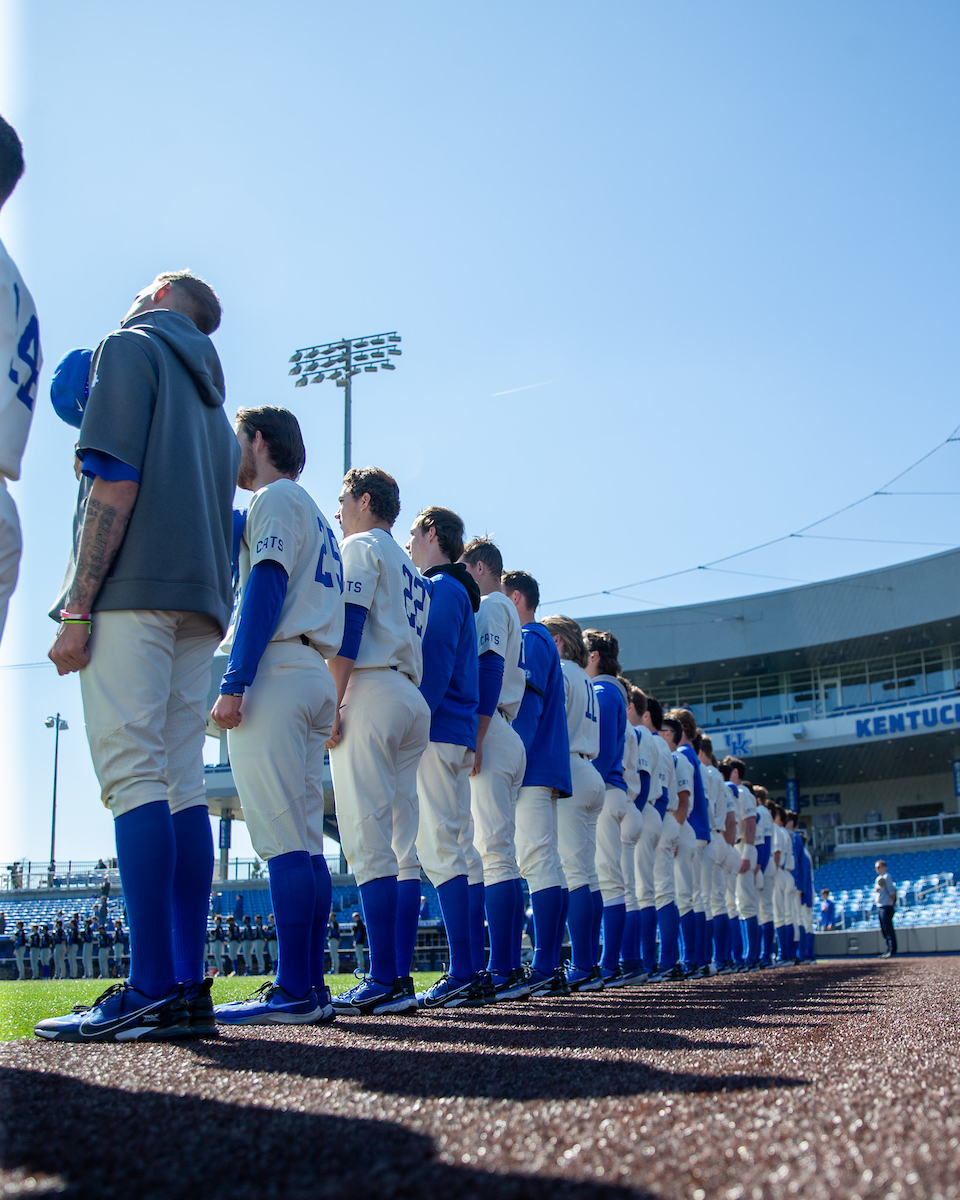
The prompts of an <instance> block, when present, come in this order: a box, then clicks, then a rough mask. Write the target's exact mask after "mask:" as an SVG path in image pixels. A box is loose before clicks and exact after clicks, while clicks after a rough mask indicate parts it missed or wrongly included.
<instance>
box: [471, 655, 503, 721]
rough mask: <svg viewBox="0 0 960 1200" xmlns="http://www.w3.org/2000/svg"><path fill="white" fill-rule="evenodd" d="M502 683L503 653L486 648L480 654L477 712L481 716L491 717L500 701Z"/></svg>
mask: <svg viewBox="0 0 960 1200" xmlns="http://www.w3.org/2000/svg"><path fill="white" fill-rule="evenodd" d="M502 685H503V655H501V654H497V652H496V651H495V650H487V651H486V652H485V653H484V654H481V655H480V703H479V705H478V707H477V712H478V714H479V715H480V716H481V717H492V716H493V714H494V713H495V712H496V711H497V705H498V704H499V703H500V688H501V687H502Z"/></svg>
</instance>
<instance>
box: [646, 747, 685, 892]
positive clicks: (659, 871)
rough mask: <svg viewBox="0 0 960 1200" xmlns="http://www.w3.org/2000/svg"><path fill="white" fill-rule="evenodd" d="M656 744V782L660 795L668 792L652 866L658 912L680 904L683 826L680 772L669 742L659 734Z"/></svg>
mask: <svg viewBox="0 0 960 1200" xmlns="http://www.w3.org/2000/svg"><path fill="white" fill-rule="evenodd" d="M654 744H655V745H656V747H657V778H658V782H659V783H660V785H661V791H660V793H658V795H662V792H663V788H666V790H667V807H666V809H665V811H664V813H663V818H662V823H661V827H660V837H659V839H658V841H657V848H656V853H655V856H654V864H653V887H654V893H655V896H656V905H657V908H663V907H664V906H665V905H667V904H673V903H676V900H677V879H676V869H675V864H676V859H677V850H678V848H679V846H680V831H681V829H682V826H681V825H680V824H679V822H678V821H677V817H676V813H677V809H678V808H679V806H680V797H679V794H678V792H677V772H676V767H675V766H674V762H673V753H672V752H671V750H670V747H669V746H668V745H667V743H666V740H665V739H664V738H662V737H661V736H660V735H659V734H657V735H656V739H655V742H654ZM641 836H642V834H641Z"/></svg>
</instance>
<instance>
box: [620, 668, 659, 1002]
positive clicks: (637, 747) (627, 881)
mask: <svg viewBox="0 0 960 1200" xmlns="http://www.w3.org/2000/svg"><path fill="white" fill-rule="evenodd" d="M620 682H621V684H622V685H623V687H624V689H625V691H626V693H627V697H628V703H627V729H626V733H625V736H624V751H623V778H624V781H625V782H626V784H627V797H628V800H629V803H628V804H627V811H626V813H625V815H624V818H623V820H622V821H621V823H620V847H621V854H620V865H621V869H622V870H623V883H624V888H625V889H626V905H627V914H626V920H625V921H624V926H623V942H622V943H621V946H620V969H621V971H622V972H623V977H624V984H625V985H626V986H629V987H634V986H636V985H638V984H641V983H646V982H647V979H648V978H649V973H648V972H647V971H645V970H644V969H643V965H642V961H641V960H642V955H643V951H642V948H641V932H640V880H639V877H638V875H637V847H638V846H639V844H640V838H641V836H642V835H643V821H644V813H645V812H646V805H647V801H648V799H649V796H650V784H651V780H652V778H653V775H654V774H655V771H656V758H657V752H656V748H655V747H654V745H653V736H652V734H650V732H649V731H648V730H647V729H645V728H644V727H643V725H642V724H641V723H640V722H641V718H642V716H643V714H644V712H645V711H646V707H647V697H646V695H645V694H644V692H643V691H642V690H641V689H640V688H638V687H635V686H634V685H633V684H632V683H630V681H629V680H628V679H624V678H623V677H622V676H621V678H620ZM651 882H652V881H651ZM654 919H656V918H654Z"/></svg>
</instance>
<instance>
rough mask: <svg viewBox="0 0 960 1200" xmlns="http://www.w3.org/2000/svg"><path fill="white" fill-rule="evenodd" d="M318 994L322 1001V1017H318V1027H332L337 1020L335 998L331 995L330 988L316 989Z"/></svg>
mask: <svg viewBox="0 0 960 1200" xmlns="http://www.w3.org/2000/svg"><path fill="white" fill-rule="evenodd" d="M314 990H315V991H316V993H317V999H318V1000H319V1001H320V1016H319V1017H317V1024H318V1025H330V1024H332V1023H333V1022H334V1021H335V1020H336V1019H337V1012H336V1009H335V1008H334V1007H333V997H332V996H331V995H330V989H329V988H328V987H322V988H316V989H314Z"/></svg>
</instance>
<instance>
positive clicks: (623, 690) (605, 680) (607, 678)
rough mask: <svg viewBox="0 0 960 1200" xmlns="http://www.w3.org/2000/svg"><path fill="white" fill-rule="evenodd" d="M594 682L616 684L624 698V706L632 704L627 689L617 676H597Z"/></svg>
mask: <svg viewBox="0 0 960 1200" xmlns="http://www.w3.org/2000/svg"><path fill="white" fill-rule="evenodd" d="M593 682H594V683H613V684H615V685H616V687H617V690H618V691H619V693H620V695H621V696H622V697H623V703H624V705H627V704H629V703H630V700H629V697H628V696H627V689H626V688H625V687H624V686H623V684H622V683H621V682H620V680H619V679H618V678H617V677H616V675H596V676H595V677H594V680H593Z"/></svg>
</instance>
